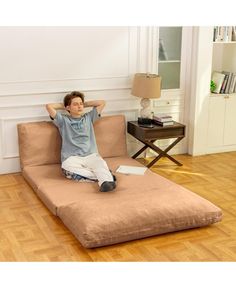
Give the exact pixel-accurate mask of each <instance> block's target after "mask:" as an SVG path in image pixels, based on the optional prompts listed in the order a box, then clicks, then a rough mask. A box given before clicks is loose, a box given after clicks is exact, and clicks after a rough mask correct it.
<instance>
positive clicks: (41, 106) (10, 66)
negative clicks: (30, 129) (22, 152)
mask: <svg viewBox="0 0 236 288" xmlns="http://www.w3.org/2000/svg"><path fill="white" fill-rule="evenodd" d="M152 37H153V35H152V29H151V28H148V27H0V39H1V45H0V67H1V69H0V137H1V138H0V140H1V141H0V174H2V173H10V172H16V171H19V170H20V167H19V152H18V140H17V130H16V125H17V123H20V122H29V121H41V120H49V119H48V116H47V113H46V110H45V104H46V103H49V102H61V101H62V99H63V97H64V95H65V94H66V93H67V92H70V91H73V90H80V91H82V92H84V93H85V96H86V99H87V100H92V99H104V100H106V102H107V105H106V108H105V110H104V115H106V114H119V113H121V114H124V115H125V116H126V119H127V120H135V119H137V116H138V110H139V100H138V99H137V98H135V97H134V96H132V95H130V87H131V80H132V76H133V74H134V73H135V72H145V71H151V67H152V66H153V65H154V64H153V61H154V60H155V59H154V58H153V57H152V55H154V54H155V53H154V52H155V51H154V49H156V46H155V45H153V43H156V42H157V41H156V42H155V41H154V40H155V39H153V38H152ZM181 93H182V92H181ZM164 94H165V93H164ZM172 98H173V97H172ZM172 98H171V99H172ZM166 99H167V100H168V95H167V98H166ZM176 99H177V101H178V100H179V99H178V97H177V98H176ZM163 100H164V101H165V98H164V99H161V100H160V101H163ZM173 100H175V98H174V99H173ZM174 103H175V102H174ZM127 137H128V150H129V152H130V154H131V153H132V152H133V151H134V150H137V148H138V147H140V145H141V146H142V144H140V143H138V141H135V140H134V138H132V137H131V136H129V135H127ZM182 152H183V151H182ZM175 153H178V151H177V150H176V151H175Z"/></svg>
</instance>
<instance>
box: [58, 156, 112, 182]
mask: <svg viewBox="0 0 236 288" xmlns="http://www.w3.org/2000/svg"><path fill="white" fill-rule="evenodd" d="M61 167H62V168H63V169H65V170H67V171H69V172H72V173H75V174H79V175H81V176H84V177H87V178H89V179H92V180H98V185H99V186H101V185H102V183H103V182H105V181H114V180H113V176H112V174H111V172H110V170H109V168H108V166H107V163H106V162H105V161H104V160H103V159H102V157H101V156H100V155H98V154H97V153H93V154H91V155H88V156H85V157H81V156H70V157H69V158H67V159H66V160H65V161H64V162H62V165H61Z"/></svg>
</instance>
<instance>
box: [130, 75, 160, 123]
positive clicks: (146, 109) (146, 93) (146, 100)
mask: <svg viewBox="0 0 236 288" xmlns="http://www.w3.org/2000/svg"><path fill="white" fill-rule="evenodd" d="M131 94H132V95H134V96H136V97H140V98H142V99H141V101H140V104H141V106H142V109H141V111H140V116H141V117H139V118H138V122H139V124H151V114H152V113H151V108H150V104H151V100H150V99H152V98H160V96H161V77H160V76H159V75H157V74H149V73H136V74H135V75H134V80H133V85H132V90H131Z"/></svg>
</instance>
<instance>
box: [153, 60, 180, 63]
mask: <svg viewBox="0 0 236 288" xmlns="http://www.w3.org/2000/svg"><path fill="white" fill-rule="evenodd" d="M158 63H180V60H161V61H158Z"/></svg>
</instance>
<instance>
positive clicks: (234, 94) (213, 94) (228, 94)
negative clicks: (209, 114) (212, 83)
mask: <svg viewBox="0 0 236 288" xmlns="http://www.w3.org/2000/svg"><path fill="white" fill-rule="evenodd" d="M232 95H233V96H236V93H226V94H224V93H210V96H211V97H212V96H213V97H214V96H232Z"/></svg>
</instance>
